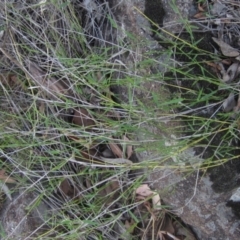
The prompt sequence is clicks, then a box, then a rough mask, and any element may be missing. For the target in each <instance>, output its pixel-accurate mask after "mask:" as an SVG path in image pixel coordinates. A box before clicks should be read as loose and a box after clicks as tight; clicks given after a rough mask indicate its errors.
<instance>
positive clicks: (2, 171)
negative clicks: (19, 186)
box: [0, 169, 16, 183]
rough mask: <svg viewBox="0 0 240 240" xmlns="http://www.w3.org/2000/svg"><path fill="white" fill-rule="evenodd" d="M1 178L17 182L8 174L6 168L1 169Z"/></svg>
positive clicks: (9, 181)
mask: <svg viewBox="0 0 240 240" xmlns="http://www.w3.org/2000/svg"><path fill="white" fill-rule="evenodd" d="M0 180H3V181H4V182H5V183H16V181H15V180H14V179H13V178H11V177H9V176H7V175H6V173H5V170H4V169H1V170H0Z"/></svg>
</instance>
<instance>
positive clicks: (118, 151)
mask: <svg viewBox="0 0 240 240" xmlns="http://www.w3.org/2000/svg"><path fill="white" fill-rule="evenodd" d="M108 145H109V147H110V148H111V150H112V152H113V153H114V154H115V155H116V156H117V157H119V158H122V157H123V152H122V150H121V148H120V147H119V146H118V145H117V144H115V143H109V144H108Z"/></svg>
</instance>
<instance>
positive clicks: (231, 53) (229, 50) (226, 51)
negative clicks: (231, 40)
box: [212, 37, 239, 57]
mask: <svg viewBox="0 0 240 240" xmlns="http://www.w3.org/2000/svg"><path fill="white" fill-rule="evenodd" d="M212 39H213V41H214V42H215V43H216V44H217V45H218V46H219V47H220V49H221V52H222V54H223V55H224V56H226V57H237V56H239V52H238V50H237V49H235V48H233V47H231V46H230V45H228V44H227V43H225V42H223V41H222V40H221V39H217V38H214V37H212Z"/></svg>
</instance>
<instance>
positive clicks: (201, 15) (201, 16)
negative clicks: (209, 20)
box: [193, 12, 207, 19]
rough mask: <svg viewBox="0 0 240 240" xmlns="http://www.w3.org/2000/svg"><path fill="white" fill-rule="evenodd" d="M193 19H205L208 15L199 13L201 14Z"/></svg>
mask: <svg viewBox="0 0 240 240" xmlns="http://www.w3.org/2000/svg"><path fill="white" fill-rule="evenodd" d="M193 17H194V18H197V19H205V18H206V17H207V15H206V13H205V12H199V13H197V14H195V15H194V16H193Z"/></svg>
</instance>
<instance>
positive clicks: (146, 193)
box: [136, 184, 153, 197]
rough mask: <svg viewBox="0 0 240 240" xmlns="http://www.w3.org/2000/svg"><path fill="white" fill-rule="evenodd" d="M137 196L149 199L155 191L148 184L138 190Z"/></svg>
mask: <svg viewBox="0 0 240 240" xmlns="http://www.w3.org/2000/svg"><path fill="white" fill-rule="evenodd" d="M136 194H138V195H140V196H143V197H149V196H151V195H152V194H153V191H152V190H151V189H150V187H149V186H148V185H147V184H142V185H141V186H139V187H138V188H137V189H136Z"/></svg>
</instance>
